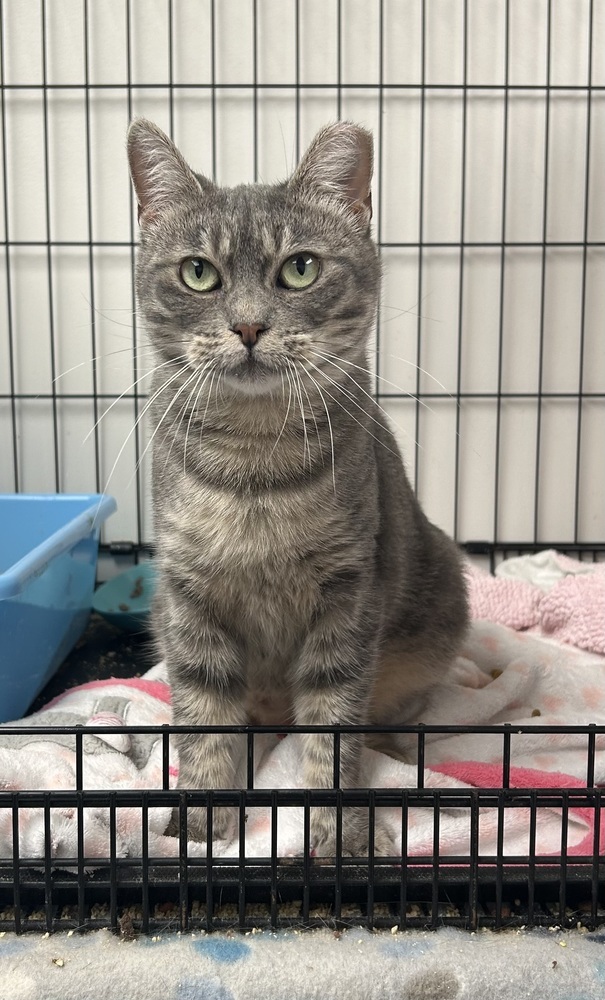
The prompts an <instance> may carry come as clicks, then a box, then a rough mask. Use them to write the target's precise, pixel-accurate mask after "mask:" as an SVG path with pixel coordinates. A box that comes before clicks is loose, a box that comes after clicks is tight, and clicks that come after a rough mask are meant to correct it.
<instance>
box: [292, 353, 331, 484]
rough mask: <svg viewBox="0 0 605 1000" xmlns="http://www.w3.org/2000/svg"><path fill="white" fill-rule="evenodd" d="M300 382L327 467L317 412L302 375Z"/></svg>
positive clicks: (320, 451) (322, 461)
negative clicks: (316, 416)
mask: <svg viewBox="0 0 605 1000" xmlns="http://www.w3.org/2000/svg"><path fill="white" fill-rule="evenodd" d="M297 375H298V372H297ZM298 381H299V384H300V386H301V387H302V390H303V392H304V394H305V396H306V397H307V402H308V404H309V409H310V410H311V417H312V418H313V423H314V424H315V433H316V435H317V444H318V445H319V454H320V455H321V464H322V465H325V462H324V452H323V446H322V443H321V437H320V434H319V427H318V426H317V420H316V418H315V410H314V409H313V403H312V402H311V400H310V398H309V393H308V392H307V387H306V385H305V383H304V382H303V380H302V378H301V377H300V375H298Z"/></svg>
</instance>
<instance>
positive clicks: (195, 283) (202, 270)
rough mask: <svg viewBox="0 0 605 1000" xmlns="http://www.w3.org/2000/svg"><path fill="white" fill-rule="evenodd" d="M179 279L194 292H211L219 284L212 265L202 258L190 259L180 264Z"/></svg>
mask: <svg viewBox="0 0 605 1000" xmlns="http://www.w3.org/2000/svg"><path fill="white" fill-rule="evenodd" d="M181 278H182V279H183V281H184V282H185V284H186V285H187V287H188V288H192V289H193V291H194V292H211V291H212V290H213V288H218V286H219V285H220V283H221V279H220V277H219V273H218V271H217V269H216V268H215V266H214V264H211V263H210V261H209V260H204V258H203V257H191V258H190V259H189V260H184V261H183V263H182V264H181Z"/></svg>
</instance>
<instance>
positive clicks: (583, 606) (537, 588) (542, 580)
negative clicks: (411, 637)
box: [467, 549, 605, 654]
mask: <svg viewBox="0 0 605 1000" xmlns="http://www.w3.org/2000/svg"><path fill="white" fill-rule="evenodd" d="M467 584H468V593H469V599H470V605H471V614H472V617H473V618H484V619H487V620H488V621H492V622H499V624H500V625H508V627H509V628H514V629H520V630H526V631H531V632H535V633H537V634H539V635H542V636H544V637H545V638H551V639H556V640H557V642H565V643H569V644H570V645H572V646H579V647H580V649H587V650H589V651H590V652H592V653H601V654H605V563H586V562H578V561H577V560H575V559H569V558H567V556H563V555H561V554H560V553H558V552H554V551H552V550H550V549H548V550H546V551H544V552H538V553H537V554H536V555H533V556H521V557H519V558H518V559H507V560H506V561H505V562H503V563H501V564H500V565H499V566H498V567H497V569H496V575H495V576H490V574H489V573H484V572H482V571H481V570H480V569H478V568H477V567H475V566H473V565H471V564H470V563H468V564H467Z"/></svg>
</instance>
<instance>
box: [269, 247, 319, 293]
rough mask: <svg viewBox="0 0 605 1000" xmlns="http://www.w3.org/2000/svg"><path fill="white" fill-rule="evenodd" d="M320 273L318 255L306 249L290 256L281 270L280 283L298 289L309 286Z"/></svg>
mask: <svg viewBox="0 0 605 1000" xmlns="http://www.w3.org/2000/svg"><path fill="white" fill-rule="evenodd" d="M318 275H319V261H318V259H317V257H314V256H313V255H312V254H310V253H307V252H306V251H304V252H303V253H298V254H296V257H290V259H289V260H287V261H286V263H285V264H284V266H283V267H282V269H281V271H280V272H279V280H280V284H282V285H285V287H286V288H292V289H295V290H298V289H300V288H308V287H309V285H312V284H313V282H314V281H316V280H317V276H318Z"/></svg>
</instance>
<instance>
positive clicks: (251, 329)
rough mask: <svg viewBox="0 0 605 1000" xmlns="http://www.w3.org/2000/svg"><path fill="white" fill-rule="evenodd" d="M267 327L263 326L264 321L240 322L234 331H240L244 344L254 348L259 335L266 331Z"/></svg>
mask: <svg viewBox="0 0 605 1000" xmlns="http://www.w3.org/2000/svg"><path fill="white" fill-rule="evenodd" d="M266 329H267V327H266V326H263V325H262V323H238V324H237V325H236V326H234V327H233V332H234V333H239V335H240V337H241V338H242V344H244V345H245V346H246V347H250V348H252V347H254V345H255V344H256V341H257V340H258V335H259V334H260V333H264V332H265V330H266Z"/></svg>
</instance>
